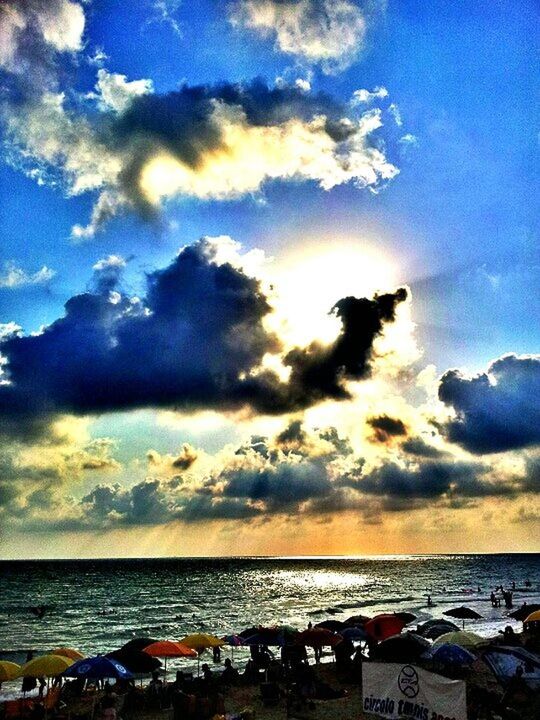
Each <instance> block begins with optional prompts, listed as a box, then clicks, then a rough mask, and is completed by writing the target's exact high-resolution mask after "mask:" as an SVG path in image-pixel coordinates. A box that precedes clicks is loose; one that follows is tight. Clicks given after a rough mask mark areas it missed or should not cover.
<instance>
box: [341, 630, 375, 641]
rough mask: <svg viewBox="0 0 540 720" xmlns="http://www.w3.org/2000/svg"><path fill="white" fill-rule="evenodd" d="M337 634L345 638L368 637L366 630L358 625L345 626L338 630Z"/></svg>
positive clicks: (358, 638)
mask: <svg viewBox="0 0 540 720" xmlns="http://www.w3.org/2000/svg"><path fill="white" fill-rule="evenodd" d="M339 634H340V635H341V637H342V638H344V639H345V640H367V637H368V635H367V633H366V631H365V630H362V628H358V627H349V628H345V629H344V630H340V631H339Z"/></svg>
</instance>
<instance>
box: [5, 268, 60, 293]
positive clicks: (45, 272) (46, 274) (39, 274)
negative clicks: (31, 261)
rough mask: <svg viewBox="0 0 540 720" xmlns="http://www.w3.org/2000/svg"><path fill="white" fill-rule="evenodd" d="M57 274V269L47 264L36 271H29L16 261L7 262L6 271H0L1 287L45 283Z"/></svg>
mask: <svg viewBox="0 0 540 720" xmlns="http://www.w3.org/2000/svg"><path fill="white" fill-rule="evenodd" d="M55 275H56V271H55V270H51V268H48V267H47V266H46V265H44V266H43V267H42V268H41V270H37V271H36V272H35V273H28V272H26V270H23V269H22V268H20V267H17V265H15V263H14V262H7V263H5V265H4V271H3V272H2V273H0V288H10V289H16V288H20V287H26V286H28V285H45V284H46V283H48V282H49V280H52V278H53V277H54V276H55Z"/></svg>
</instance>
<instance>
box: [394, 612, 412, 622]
mask: <svg viewBox="0 0 540 720" xmlns="http://www.w3.org/2000/svg"><path fill="white" fill-rule="evenodd" d="M394 615H395V616H396V617H398V618H399V619H400V620H403V622H404V623H405V625H409V623H412V622H414V621H415V620H416V615H414V613H412V612H396V613H394Z"/></svg>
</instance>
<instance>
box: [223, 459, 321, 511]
mask: <svg viewBox="0 0 540 720" xmlns="http://www.w3.org/2000/svg"><path fill="white" fill-rule="evenodd" d="M219 480H221V481H224V482H225V486H224V490H223V494H224V495H225V497H234V498H249V499H250V500H252V501H264V503H265V504H266V506H267V508H268V509H269V510H271V511H274V512H275V511H277V510H278V509H280V508H281V509H283V508H285V507H288V506H297V505H298V503H301V502H303V501H306V500H311V499H313V498H319V497H325V496H327V495H329V494H330V493H331V491H332V482H331V480H330V477H329V475H328V471H327V469H326V467H325V464H324V463H322V462H317V461H316V460H311V461H304V462H301V463H291V462H278V463H276V464H274V465H269V466H266V467H264V468H262V469H261V468H250V467H247V468H237V469H234V470H231V471H230V472H229V471H224V472H223V473H222V474H221V475H220V477H219Z"/></svg>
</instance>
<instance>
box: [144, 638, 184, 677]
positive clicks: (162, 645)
mask: <svg viewBox="0 0 540 720" xmlns="http://www.w3.org/2000/svg"><path fill="white" fill-rule="evenodd" d="M142 652H143V653H146V654H147V655H150V656H151V657H162V658H165V673H167V658H179V657H192V658H194V657H197V655H198V654H197V652H196V651H195V650H193V648H190V647H188V646H187V645H182V643H179V642H174V641H172V640H160V641H158V642H155V643H152V644H151V645H148V646H147V647H145V648H144V650H143V651H142Z"/></svg>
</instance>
